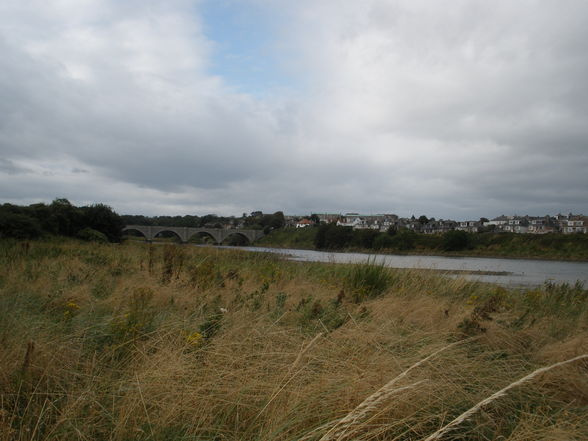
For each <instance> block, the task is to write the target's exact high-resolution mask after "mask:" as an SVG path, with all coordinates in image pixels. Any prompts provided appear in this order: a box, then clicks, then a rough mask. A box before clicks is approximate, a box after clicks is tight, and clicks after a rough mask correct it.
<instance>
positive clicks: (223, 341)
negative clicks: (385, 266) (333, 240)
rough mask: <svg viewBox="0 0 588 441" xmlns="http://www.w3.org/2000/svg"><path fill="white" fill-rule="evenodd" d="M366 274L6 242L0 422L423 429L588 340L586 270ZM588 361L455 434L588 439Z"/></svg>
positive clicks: (423, 432) (184, 436)
mask: <svg viewBox="0 0 588 441" xmlns="http://www.w3.org/2000/svg"><path fill="white" fill-rule="evenodd" d="M350 271H351V272H352V271H353V270H350V268H349V267H346V266H340V265H330V264H306V263H293V262H286V261H282V260H280V259H279V258H278V257H275V256H271V255H266V254H254V253H246V252H237V251H231V250H217V249H206V248H196V247H188V246H185V247H178V248H165V247H163V246H153V247H149V246H146V245H145V246H143V245H141V244H129V245H122V246H115V245H112V246H111V245H89V244H80V243H77V242H73V241H71V242H63V243H55V242H36V243H31V244H30V246H29V247H28V248H27V247H23V246H22V245H21V244H19V243H18V242H1V243H0V348H1V349H0V439H2V440H70V439H71V440H74V439H75V440H78V439H88V440H90V439H111V440H292V441H293V440H302V439H305V440H320V439H323V440H333V439H339V440H343V439H353V440H363V439H365V440H368V439H369V440H374V439H378V440H387V439H390V440H392V439H395V440H418V439H425V438H427V437H428V436H431V435H432V434H434V433H435V432H436V431H438V430H439V429H441V428H442V427H444V426H446V425H447V424H449V423H450V422H451V421H452V420H455V419H456V418H459V416H460V415H462V414H464V412H468V409H472V408H475V406H476V405H477V404H478V403H480V402H484V400H486V399H487V398H488V397H492V396H493V394H495V393H496V391H500V390H504V388H507V387H508V386H509V385H511V384H513V383H514V382H516V381H517V380H519V379H521V378H524V377H525V376H528V375H529V374H530V373H532V372H534V371H536V370H537V369H539V368H541V367H543V366H549V365H552V364H554V363H558V362H561V361H564V360H567V359H570V358H573V357H577V356H579V355H582V354H585V353H587V352H588V331H587V327H588V324H587V323H588V320H587V317H588V316H587V315H586V311H587V309H588V300H587V298H586V294H587V293H586V290H584V289H583V288H582V287H579V286H576V287H573V286H572V287H552V286H546V287H544V288H543V289H533V290H527V291H509V290H505V289H502V288H497V287H494V286H490V285H484V284H479V283H472V282H467V281H465V280H463V279H458V280H454V279H446V278H443V277H440V276H437V275H432V274H428V273H426V272H418V271H398V270H397V271H393V270H390V274H389V275H387V276H386V277H389V278H390V279H389V280H390V281H392V282H390V283H388V284H387V285H386V287H385V288H384V289H383V290H382V291H381V292H379V293H378V295H377V296H375V297H367V298H366V299H365V300H362V299H360V298H359V297H358V296H357V293H356V292H354V291H353V290H354V289H355V288H354V285H352V284H350V283H349V279H348V277H349V274H350ZM376 271H379V270H376ZM366 274H371V273H370V271H369V270H368V271H367V272H366ZM357 286H359V287H361V286H362V284H361V281H360V282H359V284H358V285H357ZM363 286H365V285H363ZM358 300H359V302H358ZM440 349H442V350H441V351H440ZM587 368H588V365H587V364H586V362H585V361H583V360H578V361H577V362H576V363H570V364H568V365H566V366H562V367H560V368H558V369H553V370H550V371H549V372H545V373H544V374H543V375H541V376H540V377H537V378H534V380H533V381H529V382H525V383H524V384H521V385H520V387H516V388H512V389H509V390H508V393H507V394H505V395H504V396H501V397H500V399H496V400H492V401H491V402H488V403H487V405H486V404H485V405H484V406H483V411H482V412H473V413H471V414H469V415H468V416H469V418H467V419H465V420H463V421H460V424H459V425H458V426H457V427H456V428H455V430H452V431H449V432H447V433H443V434H442V439H448V440H450V439H468V440H487V439H507V440H513V441H514V440H517V441H518V440H537V439H587V438H588V419H587V418H586V408H587V405H588V380H587V377H588V376H587V375H586V370H587Z"/></svg>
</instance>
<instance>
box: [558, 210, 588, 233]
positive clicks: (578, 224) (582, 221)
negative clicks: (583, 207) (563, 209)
mask: <svg viewBox="0 0 588 441" xmlns="http://www.w3.org/2000/svg"><path fill="white" fill-rule="evenodd" d="M562 232H563V233H565V234H572V233H584V234H586V233H587V232H588V216H584V215H581V214H580V215H571V214H570V216H569V217H568V219H567V220H565V221H562Z"/></svg>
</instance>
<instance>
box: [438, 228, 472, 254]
mask: <svg viewBox="0 0 588 441" xmlns="http://www.w3.org/2000/svg"><path fill="white" fill-rule="evenodd" d="M468 245H469V237H468V233H466V232H465V231H461V230H453V231H448V232H447V233H445V234H444V235H443V249H444V250H445V251H459V250H463V249H465V248H466V247H467V246H468Z"/></svg>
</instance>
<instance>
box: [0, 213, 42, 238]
mask: <svg viewBox="0 0 588 441" xmlns="http://www.w3.org/2000/svg"><path fill="white" fill-rule="evenodd" d="M2 208H4V207H2ZM40 235H41V225H40V224H39V221H38V220H37V219H35V218H32V217H29V216H26V215H24V214H20V213H11V212H10V211H8V210H6V209H0V237H12V238H15V239H35V238H37V237H39V236H40Z"/></svg>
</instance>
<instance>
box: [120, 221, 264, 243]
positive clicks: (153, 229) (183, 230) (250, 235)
mask: <svg viewBox="0 0 588 441" xmlns="http://www.w3.org/2000/svg"><path fill="white" fill-rule="evenodd" d="M131 230H133V231H138V232H139V233H141V234H142V235H143V236H145V239H146V240H147V241H148V242H151V241H152V240H153V239H154V238H155V236H157V235H158V234H159V233H163V232H164V231H169V232H171V233H174V234H175V235H176V236H178V237H179V238H180V240H181V241H182V242H188V240H190V238H191V237H192V236H194V235H198V236H209V237H211V238H212V239H213V240H214V243H215V244H220V243H222V242H223V241H224V240H225V239H226V238H227V237H229V236H231V235H233V234H237V235H240V236H242V237H244V238H246V239H247V241H248V242H249V243H252V242H254V241H256V240H257V239H260V238H261V237H263V236H264V234H263V231H260V230H242V229H239V228H235V229H224V228H191V227H159V226H154V225H127V226H126V227H124V228H123V233H124V232H125V231H131Z"/></svg>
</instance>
